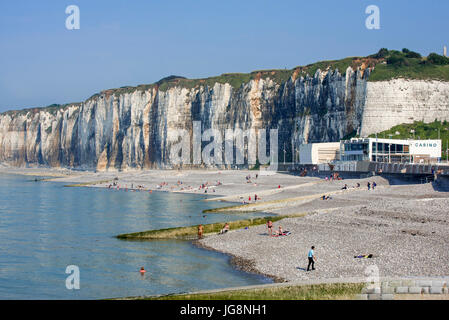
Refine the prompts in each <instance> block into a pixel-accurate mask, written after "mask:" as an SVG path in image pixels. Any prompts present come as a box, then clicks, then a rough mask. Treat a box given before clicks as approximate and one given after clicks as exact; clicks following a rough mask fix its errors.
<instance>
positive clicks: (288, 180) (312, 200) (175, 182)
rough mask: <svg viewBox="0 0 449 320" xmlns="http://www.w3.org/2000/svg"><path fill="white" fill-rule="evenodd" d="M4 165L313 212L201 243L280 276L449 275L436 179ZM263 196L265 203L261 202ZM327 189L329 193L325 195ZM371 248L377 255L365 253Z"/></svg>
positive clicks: (68, 178)
mask: <svg viewBox="0 0 449 320" xmlns="http://www.w3.org/2000/svg"><path fill="white" fill-rule="evenodd" d="M0 171H2V172H9V173H21V174H23V173H25V174H29V175H41V176H46V177H48V178H49V179H50V180H52V181H60V182H67V183H69V182H70V183H75V184H76V183H78V184H84V185H85V186H86V187H103V188H109V187H110V185H111V183H112V181H115V182H116V184H117V186H119V188H121V189H123V188H126V189H130V190H132V189H131V186H132V187H133V188H139V190H141V191H153V190H154V191H166V192H185V193H198V194H200V193H201V194H203V193H207V194H208V195H210V198H209V199H208V201H221V202H223V207H226V206H229V205H230V204H226V203H227V202H230V203H232V204H235V203H244V202H246V203H249V206H248V207H247V208H245V210H250V211H252V210H254V211H263V212H266V213H267V214H273V215H291V214H296V213H304V216H302V217H298V218H285V219H283V220H280V221H278V222H276V223H275V224H274V230H277V228H278V227H279V225H281V226H282V228H283V230H288V231H290V235H288V236H280V237H272V236H270V235H269V234H268V230H267V228H266V226H263V225H261V226H254V227H250V228H248V229H241V230H231V231H229V232H228V233H226V234H223V235H212V236H208V237H206V238H204V239H202V240H200V241H198V245H200V246H203V247H206V248H209V249H212V250H217V251H220V252H223V253H226V254H229V255H231V256H233V257H234V258H233V259H232V261H234V263H235V264H236V265H237V266H238V267H239V268H241V269H243V270H245V271H250V272H255V273H259V274H263V275H266V276H268V277H271V278H273V279H275V280H276V281H277V282H291V281H299V280H308V279H310V280H316V279H329V278H351V277H364V276H365V275H366V270H367V267H368V266H373V265H374V266H375V267H376V268H378V270H379V276H380V277H396V276H400V277H415V276H416V277H422V276H433V277H439V276H441V277H443V276H447V275H449V250H448V248H449V237H448V235H449V201H448V200H449V194H448V193H446V192H440V191H438V190H437V189H435V188H434V187H433V185H432V183H426V184H409V183H406V182H405V183H402V184H399V185H392V184H391V182H390V181H388V180H387V179H384V178H382V177H370V178H367V179H344V180H335V181H326V180H324V179H323V178H322V177H299V176H297V175H292V174H287V173H277V174H274V175H266V174H264V173H262V172H259V171H246V170H241V171H217V170H203V171H201V170H189V171H174V170H173V171H157V170H150V171H136V172H99V173H92V172H76V171H70V170H58V169H45V170H44V169H9V168H6V169H5V168H3V169H1V170H0ZM256 174H258V177H257V178H256V177H255V175H256ZM248 176H251V177H250V178H249V179H248ZM373 181H375V182H376V184H377V187H376V188H375V189H374V190H372V189H371V190H368V189H367V183H368V182H370V183H372V182H373ZM357 183H358V184H360V187H357ZM345 185H346V189H345V188H344V186H345ZM117 186H115V188H117ZM256 194H257V196H258V198H259V200H258V201H254V195H256ZM323 195H325V196H327V197H329V199H328V200H322V196H323ZM250 197H251V200H250V199H249V198H250ZM216 214H220V213H216ZM142 231H143V230H142ZM312 245H313V246H315V255H316V258H317V260H316V263H315V267H316V270H314V271H309V272H308V271H306V268H307V252H308V250H309V249H310V247H311V246H312ZM368 254H371V255H372V258H355V256H360V255H368Z"/></svg>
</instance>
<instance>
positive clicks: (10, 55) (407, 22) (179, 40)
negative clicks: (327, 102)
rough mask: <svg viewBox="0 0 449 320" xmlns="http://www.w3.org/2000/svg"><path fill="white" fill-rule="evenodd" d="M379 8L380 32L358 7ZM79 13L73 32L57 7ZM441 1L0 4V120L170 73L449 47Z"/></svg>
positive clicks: (448, 15)
mask: <svg viewBox="0 0 449 320" xmlns="http://www.w3.org/2000/svg"><path fill="white" fill-rule="evenodd" d="M372 4H373V5H377V6H378V7H379V8H380V19H381V20H380V23H381V29H380V30H368V29H366V28H365V19H366V18H367V15H366V14H365V8H366V7H367V6H368V5H372ZM69 5H77V6H78V7H79V8H80V13H81V15H80V18H81V19H80V23H81V28H80V30H67V29H66V27H65V21H66V18H67V17H68V15H67V14H66V13H65V9H66V7H67V6H69ZM448 30H449V1H447V0H431V1H414V0H408V1H405V0H394V1H391V0H369V1H365V0H341V1H335V0H320V1H301V0H278V1H266V0H258V1H253V0H239V1H235V0H226V1H214V0H208V1H203V0H192V1H175V0H172V1H170V0H164V1H155V0H146V1H144V0H134V1H133V0H128V1H125V0H109V1H104V0H83V1H76V0H69V1H65V0H52V1H51V0H40V1H33V0H15V1H1V2H0V40H1V41H0V112H3V111H6V110H11V109H21V108H24V107H39V106H46V105H50V104H52V103H68V102H77V101H83V100H85V99H87V98H88V97H90V96H91V95H93V94H94V93H96V92H99V91H101V90H103V89H108V88H117V87H121V86H126V85H133V86H134V85H138V84H146V83H153V82H156V81H157V80H159V79H161V78H163V77H165V76H168V75H172V74H175V75H181V76H185V77H188V78H203V77H208V76H214V75H219V74H222V73H228V72H251V71H254V70H261V69H271V68H289V69H290V68H293V67H295V66H298V65H306V64H309V63H312V62H316V61H319V60H329V59H339V58H344V57H348V56H365V55H369V54H372V53H375V52H377V51H378V50H379V49H380V48H381V47H386V48H389V49H399V50H400V49H402V48H404V47H406V48H409V49H411V50H414V51H418V52H420V53H422V54H424V55H427V54H429V53H430V52H437V53H441V52H442V48H443V45H444V44H446V45H447V46H448V47H449V39H448V38H449V37H448V32H447V31H448Z"/></svg>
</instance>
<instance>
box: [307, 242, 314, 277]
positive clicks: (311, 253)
mask: <svg viewBox="0 0 449 320" xmlns="http://www.w3.org/2000/svg"><path fill="white" fill-rule="evenodd" d="M314 249H315V247H314V246H312V248H311V249H310V250H309V254H308V256H307V257H308V259H309V264H308V265H307V271H309V270H310V266H311V265H312V270H315V253H314V252H313V250H314Z"/></svg>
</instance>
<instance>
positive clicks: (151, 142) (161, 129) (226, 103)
mask: <svg viewBox="0 0 449 320" xmlns="http://www.w3.org/2000/svg"><path fill="white" fill-rule="evenodd" d="M368 79H369V70H367V71H365V72H362V71H360V70H355V71H354V70H353V69H351V68H350V67H349V68H348V69H347V70H346V72H345V74H344V75H341V74H340V73H339V72H338V71H337V70H335V71H332V70H330V71H324V72H322V71H320V70H318V71H317V72H316V74H315V75H314V76H313V77H309V76H307V77H305V78H304V77H298V78H296V77H295V75H293V76H292V77H291V78H290V79H289V80H287V81H286V82H283V83H277V82H276V81H275V80H273V79H271V78H270V77H269V76H267V77H259V78H256V79H253V80H250V81H248V82H246V83H243V84H242V85H241V86H240V87H233V86H231V84H229V83H218V82H217V83H215V84H213V85H205V84H201V82H199V84H198V85H195V86H193V87H191V88H190V87H184V86H182V85H175V86H169V87H167V88H165V89H164V90H162V89H161V88H159V86H157V85H152V86H139V87H136V88H127V89H126V90H120V89H116V90H106V91H103V92H101V93H99V94H96V95H95V96H93V97H91V98H89V99H88V100H86V101H85V102H82V103H78V104H69V105H63V106H55V107H51V108H41V109H39V108H36V109H27V110H21V111H9V112H5V113H3V114H0V162H3V163H8V164H10V165H15V166H26V165H43V166H52V167H70V168H84V169H97V170H118V169H119V170H127V169H130V168H134V169H144V168H170V167H171V165H170V161H169V152H170V145H171V144H172V143H173V141H172V139H171V138H170V135H172V133H173V132H175V129H186V130H187V132H190V134H192V128H193V121H201V124H202V128H203V130H204V129H208V128H215V129H218V130H219V131H220V132H222V133H223V135H224V132H225V130H226V129H227V128H230V129H234V128H236V127H238V128H241V129H250V128H254V129H259V128H266V129H270V128H277V129H278V130H279V142H278V144H279V147H280V149H283V146H284V144H285V148H286V150H287V160H288V161H289V160H290V159H291V157H292V150H294V149H293V148H295V149H296V148H297V147H298V145H299V144H301V143H304V142H320V141H323V142H327V141H338V140H339V139H341V138H343V137H344V136H347V135H349V134H351V133H358V134H361V135H368V134H371V133H375V132H379V131H382V130H385V129H389V128H391V127H392V126H394V125H397V124H401V123H409V122H413V121H414V120H424V121H429V122H430V121H433V120H435V119H439V120H443V119H444V120H449V83H448V82H443V81H421V80H403V79H398V80H391V81H380V82H369V81H368ZM279 152H280V154H281V152H282V157H283V150H280V151H279ZM282 157H281V156H280V157H279V158H280V159H282Z"/></svg>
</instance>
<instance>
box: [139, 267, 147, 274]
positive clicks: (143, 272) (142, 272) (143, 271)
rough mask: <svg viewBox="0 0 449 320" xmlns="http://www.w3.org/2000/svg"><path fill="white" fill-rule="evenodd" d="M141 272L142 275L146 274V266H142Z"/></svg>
mask: <svg viewBox="0 0 449 320" xmlns="http://www.w3.org/2000/svg"><path fill="white" fill-rule="evenodd" d="M139 272H140V274H141V275H144V274H145V272H147V271H146V270H145V268H144V267H142V268H140V271H139Z"/></svg>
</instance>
